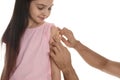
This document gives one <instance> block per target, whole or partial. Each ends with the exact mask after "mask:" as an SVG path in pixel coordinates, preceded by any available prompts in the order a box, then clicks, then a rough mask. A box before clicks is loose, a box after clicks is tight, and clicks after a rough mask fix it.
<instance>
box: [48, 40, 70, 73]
mask: <svg viewBox="0 0 120 80" xmlns="http://www.w3.org/2000/svg"><path fill="white" fill-rule="evenodd" d="M50 56H51V58H52V59H53V61H54V62H55V63H56V65H57V66H58V67H59V69H61V70H62V71H64V70H65V69H66V68H68V66H71V56H70V53H69V51H68V50H67V48H66V47H64V46H63V45H62V43H61V42H53V43H52V44H51V51H50Z"/></svg>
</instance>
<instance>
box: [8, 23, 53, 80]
mask: <svg viewBox="0 0 120 80" xmlns="http://www.w3.org/2000/svg"><path fill="white" fill-rule="evenodd" d="M51 26H53V24H51V23H47V22H45V23H44V24H42V25H40V26H37V27H35V28H27V29H26V31H25V33H24V35H23V37H22V40H21V46H20V52H19V55H18V58H17V63H16V69H15V72H14V73H13V75H12V76H11V78H10V80H51V67H50V60H49V40H50V30H51Z"/></svg>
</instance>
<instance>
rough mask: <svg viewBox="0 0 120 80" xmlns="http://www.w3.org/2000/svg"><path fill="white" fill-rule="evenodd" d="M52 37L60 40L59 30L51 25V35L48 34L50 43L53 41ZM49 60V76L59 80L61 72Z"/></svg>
mask: <svg viewBox="0 0 120 80" xmlns="http://www.w3.org/2000/svg"><path fill="white" fill-rule="evenodd" d="M53 37H55V38H56V40H57V41H60V39H59V30H58V28H57V27H56V26H52V28H51V36H50V43H51V42H53ZM50 61H51V74H52V75H51V76H52V80H61V73H60V70H59V68H58V67H57V65H56V64H55V63H54V62H53V61H52V60H50Z"/></svg>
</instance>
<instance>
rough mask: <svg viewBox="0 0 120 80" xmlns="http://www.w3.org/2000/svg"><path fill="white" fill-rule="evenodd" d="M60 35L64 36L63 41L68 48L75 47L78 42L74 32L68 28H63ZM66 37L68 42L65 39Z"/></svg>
mask: <svg viewBox="0 0 120 80" xmlns="http://www.w3.org/2000/svg"><path fill="white" fill-rule="evenodd" d="M60 34H61V35H62V38H61V40H62V41H63V42H64V43H65V44H66V45H67V46H68V47H73V48H74V47H75V46H76V44H77V43H78V41H77V40H76V39H75V37H74V35H73V33H72V31H70V30H68V29H67V28H63V29H62V30H60ZM63 36H65V37H66V38H67V40H66V39H65V38H64V37H63Z"/></svg>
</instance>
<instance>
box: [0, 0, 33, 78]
mask: <svg viewBox="0 0 120 80" xmlns="http://www.w3.org/2000/svg"><path fill="white" fill-rule="evenodd" d="M30 2H31V0H16V2H15V7H14V11H13V15H12V18H11V20H10V23H9V24H8V27H7V29H6V30H5V32H4V34H3V36H2V43H5V44H6V53H5V63H4V68H3V72H2V75H1V79H0V80H9V78H10V75H11V73H12V72H14V69H15V64H16V59H17V56H18V53H19V48H20V41H21V37H22V35H23V34H24V32H25V29H26V27H27V26H28V18H29V7H30Z"/></svg>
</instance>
